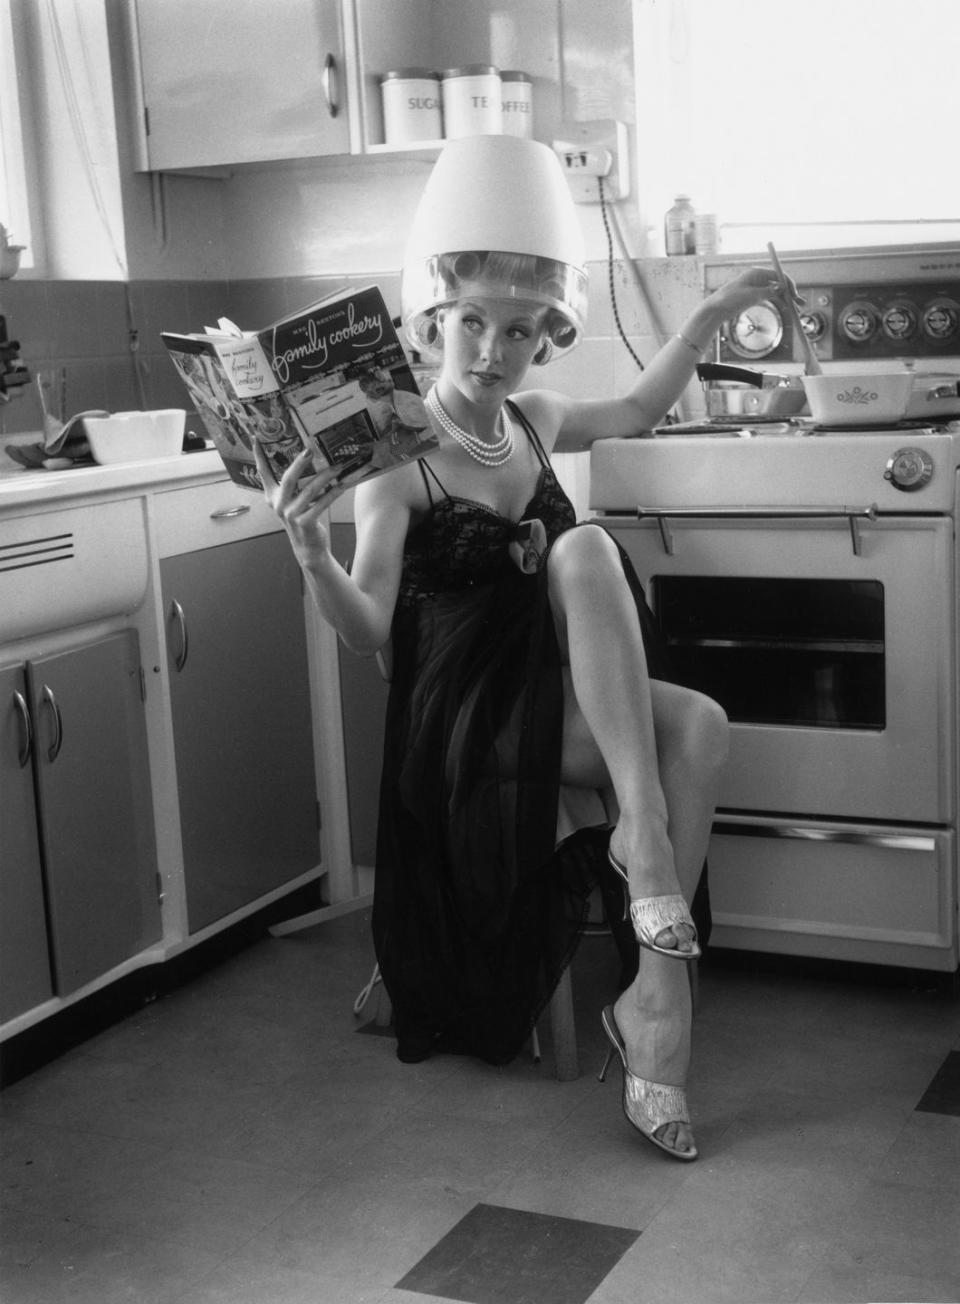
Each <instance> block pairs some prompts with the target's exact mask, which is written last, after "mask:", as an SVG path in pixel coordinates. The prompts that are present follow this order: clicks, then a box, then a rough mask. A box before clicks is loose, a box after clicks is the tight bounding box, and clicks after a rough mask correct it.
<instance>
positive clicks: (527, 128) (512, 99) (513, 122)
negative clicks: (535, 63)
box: [500, 71, 533, 139]
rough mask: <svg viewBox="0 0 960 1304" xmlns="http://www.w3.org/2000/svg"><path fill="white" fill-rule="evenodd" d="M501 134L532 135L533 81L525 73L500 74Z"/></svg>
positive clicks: (527, 136)
mask: <svg viewBox="0 0 960 1304" xmlns="http://www.w3.org/2000/svg"><path fill="white" fill-rule="evenodd" d="M500 86H501V90H502V92H503V94H502V97H501V101H502V105H503V134H504V135H505V136H524V137H526V138H528V139H529V137H531V136H532V135H533V80H532V78H530V77H528V76H527V74H526V73H525V72H516V71H510V72H501V73H500Z"/></svg>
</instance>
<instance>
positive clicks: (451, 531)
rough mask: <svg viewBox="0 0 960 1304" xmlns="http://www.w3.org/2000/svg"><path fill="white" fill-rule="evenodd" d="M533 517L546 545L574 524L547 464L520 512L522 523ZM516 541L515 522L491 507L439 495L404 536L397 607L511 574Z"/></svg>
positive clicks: (568, 505)
mask: <svg viewBox="0 0 960 1304" xmlns="http://www.w3.org/2000/svg"><path fill="white" fill-rule="evenodd" d="M534 517H535V518H537V519H539V520H540V521H542V522H543V525H544V529H545V530H546V534H547V541H548V542H552V541H553V540H554V539H555V538H556V537H557V535H558V534H562V533H563V531H564V530H568V529H570V527H571V526H572V525H574V524H575V523H576V514H575V512H574V510H573V504H572V503H571V502H570V499H569V498H568V497H567V495H566V494H565V493H564V491H563V489H562V488H561V486H560V483H559V481H558V480H557V478H556V476H555V474H554V472H553V468H552V467H551V466H550V465H549V464H548V463H545V464H544V466H543V467H542V468H541V471H540V475H539V478H538V480H537V486H536V489H535V490H534V493H533V497H532V498H531V499H530V502H529V503H528V504H527V507H526V509H525V510H524V513H523V519H524V520H525V521H526V520H530V519H532V518H534ZM516 537H517V526H516V524H515V523H514V522H513V521H510V520H508V519H507V518H506V517H505V516H501V515H500V513H499V512H497V511H495V510H494V509H493V508H492V507H488V506H487V505H486V504H484V503H477V502H473V501H471V500H470V499H468V498H457V497H455V496H453V495H450V494H446V493H444V494H443V496H442V497H439V498H438V499H437V500H436V501H435V502H434V503H433V505H432V507H431V510H430V511H429V512H428V513H427V515H426V516H425V517H424V518H423V519H422V520H420V521H419V522H418V523H417V524H416V525H415V526H414V527H413V529H412V530H411V531H410V533H409V534H408V535H407V541H406V545H405V548H404V555H403V574H402V578H401V581H400V594H399V599H398V601H399V605H400V606H401V607H411V606H416V605H417V604H419V603H421V602H429V601H431V600H432V599H434V598H436V597H438V596H439V595H440V594H443V593H450V592H455V591H459V590H463V589H469V588H474V587H475V586H477V585H482V584H495V583H496V582H497V580H498V579H499V578H500V577H501V576H502V575H504V574H513V573H515V572H516V567H515V565H514V563H513V562H512V561H511V559H510V553H509V549H510V544H511V543H512V542H513V541H514V539H515V538H516Z"/></svg>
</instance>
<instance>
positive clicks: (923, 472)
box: [883, 448, 933, 493]
mask: <svg viewBox="0 0 960 1304" xmlns="http://www.w3.org/2000/svg"><path fill="white" fill-rule="evenodd" d="M883 478H884V480H889V481H890V483H891V484H892V485H893V487H894V488H895V489H902V490H903V491H904V492H905V493H912V492H913V491H914V490H916V489H922V488H923V486H924V485H926V484H929V483H930V481H931V480H932V479H933V458H932V457H931V456H930V454H929V453H928V452H927V450H926V449H925V448H898V449H897V451H896V452H895V453H894V455H893V457H891V458H890V460H889V462H888V463H887V469H886V470H885V471H884V473H883Z"/></svg>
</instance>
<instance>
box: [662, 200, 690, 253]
mask: <svg viewBox="0 0 960 1304" xmlns="http://www.w3.org/2000/svg"><path fill="white" fill-rule="evenodd" d="M695 221H696V214H695V212H694V211H693V205H692V204H691V203H690V196H689V195H677V197H676V199H675V200H674V201H673V207H672V208H669V209H668V210H667V214H666V217H665V218H664V219H663V237H664V246H665V248H666V251H667V257H668V258H675V257H679V256H682V255H684V254H693V253H696V251H697V244H696V232H695V229H694V224H695Z"/></svg>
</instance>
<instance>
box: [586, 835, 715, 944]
mask: <svg viewBox="0 0 960 1304" xmlns="http://www.w3.org/2000/svg"><path fill="white" fill-rule="evenodd" d="M607 859H608V860H609V861H610V864H611V865H612V867H613V869H614V870H615V871H616V873H617V874H619V875H620V877H621V878H622V879H623V882H624V885H625V895H627V897H628V898H629V882H628V879H627V868H626V866H625V865H621V864H620V861H619V860H617V858H616V856H615V855H614V854H613V852H612V851H610V850H609V849H608V850H607ZM629 909H630V921H631V923H632V924H633V931H634V933H635V934H636V938H637V941H638V942H639V943H640V945H641V946H645V947H646V948H647V950H648V951H656V953H657V955H669V956H671V957H672V958H673V959H674V960H697V959H699V957H700V955H701V951H700V940H699V938H698V936H697V926H696V924H695V923H694V922H693V919H692V918H691V916H690V910H689V908H688V906H687V903H686V901H685V900H684V899H683V897H682V896H681V895H680V893H679V892H674V893H672V894H669V895H666V896H653V897H637V898H636V899H635V900H633V901H630V903H629ZM674 924H686V925H687V926H688V927H689V928H692V929H693V938H692V940H691V943H690V949H689V950H688V951H684V950H681V949H680V946H679V939H678V945H677V946H658V945H657V938H658V937H659V936H660V934H661V933H663V932H666V930H667V929H668V928H672V927H673V926H674Z"/></svg>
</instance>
